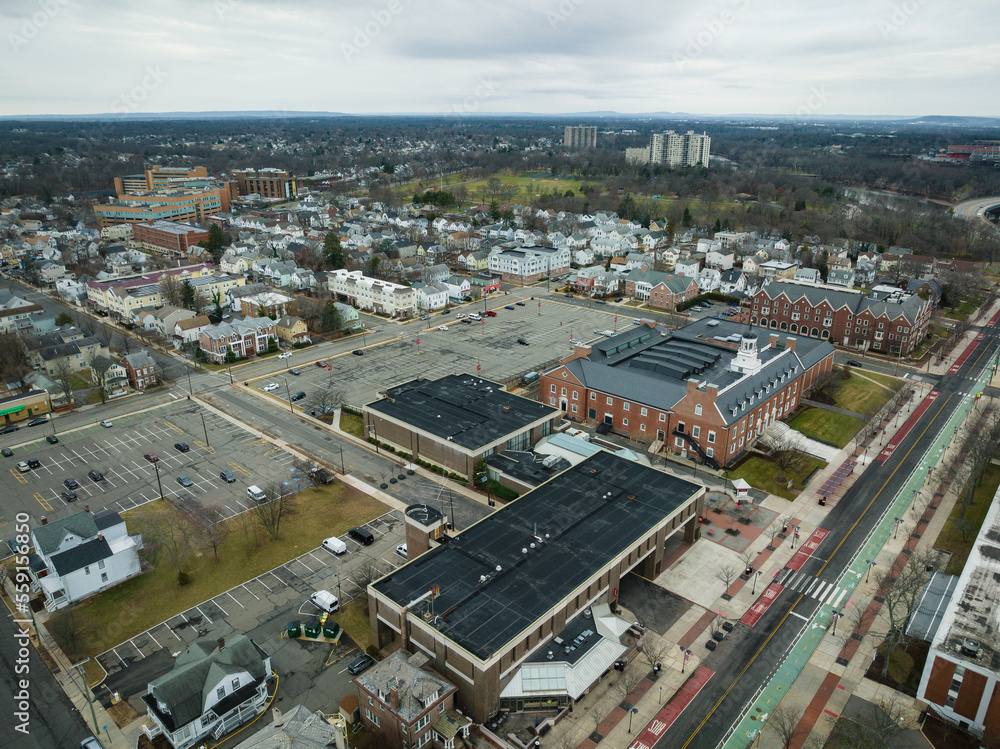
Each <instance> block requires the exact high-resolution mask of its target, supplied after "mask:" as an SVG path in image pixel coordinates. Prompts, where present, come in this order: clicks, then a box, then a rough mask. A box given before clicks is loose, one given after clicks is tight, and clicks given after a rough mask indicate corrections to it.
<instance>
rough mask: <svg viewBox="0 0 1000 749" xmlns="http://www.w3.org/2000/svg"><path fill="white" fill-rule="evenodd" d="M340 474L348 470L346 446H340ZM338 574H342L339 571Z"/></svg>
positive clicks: (344, 473)
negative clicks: (345, 464) (345, 456)
mask: <svg viewBox="0 0 1000 749" xmlns="http://www.w3.org/2000/svg"><path fill="white" fill-rule="evenodd" d="M340 473H341V474H342V475H346V474H347V469H345V468H344V446H343V445H341V446H340ZM337 574H340V573H339V571H338V573H337Z"/></svg>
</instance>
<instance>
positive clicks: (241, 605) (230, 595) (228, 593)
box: [226, 590, 246, 609]
mask: <svg viewBox="0 0 1000 749" xmlns="http://www.w3.org/2000/svg"><path fill="white" fill-rule="evenodd" d="M226 595H227V596H229V597H230V598H232V599H233V601H235V602H236V605H237V606H239V607H240V608H241V609H245V608H246V606H244V605H243V604H242V603H240V602H239V601H237V600H236V598H235V597H234V596H233V594H232V593H230V592H229V591H228V590H227V591H226Z"/></svg>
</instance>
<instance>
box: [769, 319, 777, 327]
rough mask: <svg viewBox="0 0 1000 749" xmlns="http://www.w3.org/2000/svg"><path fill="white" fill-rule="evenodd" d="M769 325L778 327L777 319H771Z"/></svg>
mask: <svg viewBox="0 0 1000 749" xmlns="http://www.w3.org/2000/svg"><path fill="white" fill-rule="evenodd" d="M771 327H772V328H776V327H778V321H777V320H771Z"/></svg>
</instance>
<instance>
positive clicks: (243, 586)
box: [241, 583, 260, 608]
mask: <svg viewBox="0 0 1000 749" xmlns="http://www.w3.org/2000/svg"><path fill="white" fill-rule="evenodd" d="M241 587H242V588H243V589H244V590H246V592H247V593H249V594H250V595H252V596H253V597H254V598H257V596H255V595H254V592H253V591H252V590H250V588H248V587H247V584H246V583H243V585H242V586H241ZM257 600H258V601H259V600H260V599H259V598H257ZM243 608H246V606H244V607H243Z"/></svg>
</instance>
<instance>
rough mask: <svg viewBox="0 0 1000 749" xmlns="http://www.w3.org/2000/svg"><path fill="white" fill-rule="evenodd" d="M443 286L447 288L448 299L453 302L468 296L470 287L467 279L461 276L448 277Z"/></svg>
mask: <svg viewBox="0 0 1000 749" xmlns="http://www.w3.org/2000/svg"><path fill="white" fill-rule="evenodd" d="M444 285H445V286H447V287H448V298H449V299H450V300H451V301H453V302H460V301H462V300H463V299H465V297H466V296H468V294H469V290H470V289H471V288H472V285H471V284H470V283H469V279H468V278H462V277H461V276H450V277H449V278H448V280H447V281H445V282H444Z"/></svg>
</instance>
